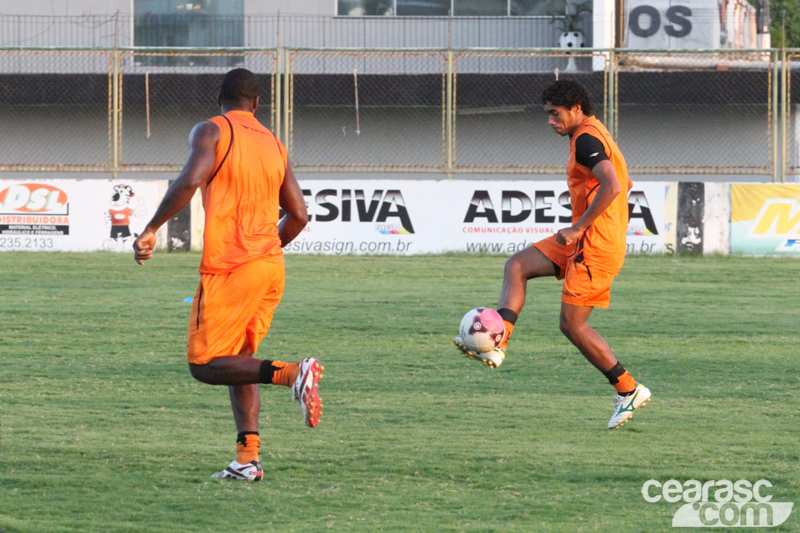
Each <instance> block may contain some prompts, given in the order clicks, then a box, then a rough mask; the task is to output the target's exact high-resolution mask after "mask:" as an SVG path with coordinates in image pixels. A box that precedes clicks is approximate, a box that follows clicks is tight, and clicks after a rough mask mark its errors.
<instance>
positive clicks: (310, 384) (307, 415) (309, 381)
mask: <svg viewBox="0 0 800 533" xmlns="http://www.w3.org/2000/svg"><path fill="white" fill-rule="evenodd" d="M299 365H300V373H299V374H297V379H296V380H295V382H294V385H292V399H294V400H297V401H298V402H300V409H301V410H302V411H303V422H304V423H305V424H306V425H307V426H308V427H310V428H313V427H315V426H316V425H317V424H319V417H320V416H321V415H322V400H321V399H320V397H319V390H318V389H317V384H318V383H319V380H320V379H321V378H322V371H323V370H325V367H324V366H322V365H321V364H319V361H317V359H316V358H315V357H306V358H305V359H303V360H302V361H300V363H299Z"/></svg>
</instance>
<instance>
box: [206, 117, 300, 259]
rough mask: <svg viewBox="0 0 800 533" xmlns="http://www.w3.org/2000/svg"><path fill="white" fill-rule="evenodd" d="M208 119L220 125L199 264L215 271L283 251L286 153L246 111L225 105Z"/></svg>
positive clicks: (269, 133)
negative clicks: (281, 220) (281, 228)
mask: <svg viewBox="0 0 800 533" xmlns="http://www.w3.org/2000/svg"><path fill="white" fill-rule="evenodd" d="M226 119H227V120H226ZM209 122H213V123H214V124H216V125H217V127H219V130H220V139H219V143H218V144H217V160H216V163H215V167H214V168H215V169H216V173H215V174H214V176H213V177H212V178H211V180H210V181H209V182H208V183H207V184H206V187H205V188H203V190H202V195H203V208H204V209H205V214H206V221H205V229H204V233H203V258H202V260H201V261H200V269H199V270H200V272H201V273H202V274H219V273H224V272H232V271H234V270H236V269H238V268H239V267H241V266H242V265H244V264H246V263H248V262H250V261H252V260H254V259H259V258H265V257H274V256H280V255H282V254H283V250H282V249H281V242H280V238H279V237H278V220H279V214H278V213H279V210H280V206H279V201H280V189H281V185H282V184H283V177H284V174H285V173H286V162H287V154H286V148H285V147H284V146H283V145H282V144H281V143H280V141H278V139H277V138H276V137H275V135H273V134H272V132H271V131H269V130H268V129H267V128H265V127H264V126H262V125H261V123H260V122H258V120H256V118H255V117H254V116H253V114H252V113H250V112H247V111H238V110H237V111H228V112H227V113H226V114H225V115H221V116H217V117H214V118H211V119H209Z"/></svg>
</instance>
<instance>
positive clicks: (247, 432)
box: [236, 431, 260, 446]
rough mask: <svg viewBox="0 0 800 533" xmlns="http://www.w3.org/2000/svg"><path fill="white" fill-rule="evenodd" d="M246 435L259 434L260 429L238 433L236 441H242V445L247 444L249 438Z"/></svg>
mask: <svg viewBox="0 0 800 533" xmlns="http://www.w3.org/2000/svg"><path fill="white" fill-rule="evenodd" d="M246 435H258V431H242V432H241V433H239V434H238V435H236V442H241V443H242V446H247V439H246V438H245V436H246ZM259 436H260V435H259Z"/></svg>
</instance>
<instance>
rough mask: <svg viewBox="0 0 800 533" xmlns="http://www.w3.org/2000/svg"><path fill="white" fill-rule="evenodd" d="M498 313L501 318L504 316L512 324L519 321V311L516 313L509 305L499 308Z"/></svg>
mask: <svg viewBox="0 0 800 533" xmlns="http://www.w3.org/2000/svg"><path fill="white" fill-rule="evenodd" d="M497 314H498V315H500V318H502V319H503V320H505V321H506V322H509V323H511V324H516V322H517V313H515V312H514V311H512V310H511V309H509V308H508V307H503V308H502V309H498V310H497Z"/></svg>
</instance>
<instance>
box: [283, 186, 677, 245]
mask: <svg viewBox="0 0 800 533" xmlns="http://www.w3.org/2000/svg"><path fill="white" fill-rule="evenodd" d="M300 186H301V188H302V189H303V195H304V196H305V198H306V203H307V205H308V212H309V224H308V226H307V227H306V228H305V230H304V231H303V232H302V233H301V234H300V235H299V236H298V237H297V239H295V240H294V241H293V242H292V243H290V244H289V245H288V246H287V247H286V249H285V251H286V252H287V253H312V254H313V253H319V254H400V255H414V254H425V253H439V252H475V253H481V252H483V253H497V254H512V253H515V252H517V251H519V250H521V249H523V248H524V247H526V246H528V245H530V244H531V243H533V242H536V241H539V240H541V239H543V238H545V237H548V236H550V235H552V234H553V233H555V232H556V231H558V229H560V228H563V227H566V226H568V225H569V224H570V222H571V220H572V215H571V210H570V207H569V193H568V191H567V185H566V181H564V182H541V181H456V180H447V181H400V180H398V181H374V180H346V181H327V180H302V181H301V182H300ZM664 196H665V195H664V183H663V182H648V183H642V184H635V185H634V188H633V189H632V190H631V191H630V193H629V195H628V202H629V205H630V212H631V220H630V224H629V226H628V252H629V253H663V250H664V235H663V233H664Z"/></svg>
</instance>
